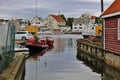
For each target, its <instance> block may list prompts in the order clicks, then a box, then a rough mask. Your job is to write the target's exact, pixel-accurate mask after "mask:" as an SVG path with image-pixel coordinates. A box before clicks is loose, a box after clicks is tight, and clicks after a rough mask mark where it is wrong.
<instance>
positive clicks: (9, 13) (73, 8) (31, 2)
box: [0, 0, 114, 19]
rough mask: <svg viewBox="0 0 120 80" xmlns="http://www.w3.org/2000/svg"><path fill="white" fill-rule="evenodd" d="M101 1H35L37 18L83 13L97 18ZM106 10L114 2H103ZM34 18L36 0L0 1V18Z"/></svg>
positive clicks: (111, 0) (106, 0)
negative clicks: (49, 15)
mask: <svg viewBox="0 0 120 80" xmlns="http://www.w3.org/2000/svg"><path fill="white" fill-rule="evenodd" d="M100 1H101V0H37V16H39V17H42V18H43V19H44V18H45V17H47V16H48V14H59V13H60V14H64V16H65V17H76V18H77V17H80V15H81V14H83V13H90V14H92V15H95V16H99V15H100V13H101V5H100ZM103 1H104V8H105V9H106V8H107V7H108V6H109V5H110V4H111V3H112V2H113V1H114V0H103ZM34 16H36V0H0V18H4V19H12V18H23V19H32V18H33V17H34Z"/></svg>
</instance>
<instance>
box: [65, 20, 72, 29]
mask: <svg viewBox="0 0 120 80" xmlns="http://www.w3.org/2000/svg"><path fill="white" fill-rule="evenodd" d="M73 20H74V18H67V21H66V26H70V27H71V29H72V23H73Z"/></svg>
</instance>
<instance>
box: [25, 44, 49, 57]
mask: <svg viewBox="0 0 120 80" xmlns="http://www.w3.org/2000/svg"><path fill="white" fill-rule="evenodd" d="M26 47H27V48H28V49H29V55H35V54H38V53H43V52H45V51H47V49H48V46H47V45H38V44H26Z"/></svg>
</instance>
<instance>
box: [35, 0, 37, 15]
mask: <svg viewBox="0 0 120 80" xmlns="http://www.w3.org/2000/svg"><path fill="white" fill-rule="evenodd" d="M35 8H36V17H37V0H36V7H35Z"/></svg>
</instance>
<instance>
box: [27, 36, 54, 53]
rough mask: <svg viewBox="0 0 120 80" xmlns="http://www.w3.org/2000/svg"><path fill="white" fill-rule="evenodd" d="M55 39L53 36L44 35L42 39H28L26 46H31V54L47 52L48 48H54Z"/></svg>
mask: <svg viewBox="0 0 120 80" xmlns="http://www.w3.org/2000/svg"><path fill="white" fill-rule="evenodd" d="M53 43H54V40H53V39H52V38H51V37H48V36H47V37H43V38H41V39H38V38H35V39H32V38H31V39H28V43H27V44H26V47H27V48H29V54H30V55H34V54H37V53H43V52H46V51H47V50H48V49H51V48H53Z"/></svg>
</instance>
